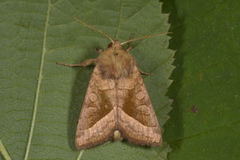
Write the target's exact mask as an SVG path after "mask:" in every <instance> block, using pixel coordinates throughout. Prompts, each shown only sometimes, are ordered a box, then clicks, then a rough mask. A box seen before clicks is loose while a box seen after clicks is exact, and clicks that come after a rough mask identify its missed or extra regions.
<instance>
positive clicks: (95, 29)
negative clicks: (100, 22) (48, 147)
mask: <svg viewBox="0 0 240 160" xmlns="http://www.w3.org/2000/svg"><path fill="white" fill-rule="evenodd" d="M74 19H75V20H76V21H77V22H79V23H80V24H82V25H83V26H85V27H87V28H88V29H91V30H93V31H95V32H98V33H100V34H101V35H103V36H105V37H107V38H108V39H109V40H110V41H111V42H112V43H114V40H113V39H112V38H111V37H110V36H109V35H108V34H107V33H104V32H103V31H101V30H99V29H97V28H95V27H94V26H92V25H90V24H87V23H85V22H83V21H82V20H80V19H79V18H78V17H74Z"/></svg>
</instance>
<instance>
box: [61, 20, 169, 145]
mask: <svg viewBox="0 0 240 160" xmlns="http://www.w3.org/2000/svg"><path fill="white" fill-rule="evenodd" d="M75 20H76V21H78V22H80V23H81V24H82V25H84V26H86V27H87V28H89V29H92V30H94V31H96V32H98V33H100V34H102V35H103V36H105V37H107V38H108V39H109V40H110V41H111V43H110V44H109V45H108V47H107V48H106V49H105V50H99V56H98V57H97V58H94V59H87V60H85V61H83V62H82V63H80V64H65V63H57V64H60V65H64V66H70V67H76V66H80V67H86V66H89V65H95V68H94V70H93V73H92V75H91V79H90V81H89V84H88V88H87V92H86V95H85V98H84V102H83V104H82V109H81V113H80V118H79V121H78V125H77V130H76V138H75V144H76V148H77V149H85V148H90V147H93V146H96V145H99V144H102V143H104V142H106V141H108V140H111V139H112V140H117V139H122V138H123V139H127V140H128V141H129V142H132V143H134V144H139V145H146V146H158V145H160V144H161V143H162V135H161V129H160V126H159V123H158V120H157V117H156V114H155V112H154V109H153V106H152V103H151V100H150V97H149V95H148V92H147V90H146V87H145V85H144V82H143V78H142V77H141V74H144V72H141V71H140V70H139V69H138V67H137V65H136V61H135V59H134V57H133V56H132V55H131V54H130V53H129V51H130V50H131V48H130V47H129V48H127V49H124V47H123V45H125V44H127V43H129V42H132V41H136V40H141V39H146V38H150V37H153V36H159V35H161V34H166V33H160V34H155V35H147V36H143V37H139V38H135V39H131V40H128V41H125V42H119V41H118V40H113V39H112V38H111V37H110V36H109V35H107V34H106V33H104V32H102V31H101V30H98V29H97V28H95V27H93V26H91V25H89V24H87V23H85V22H83V21H81V20H80V19H78V18H75Z"/></svg>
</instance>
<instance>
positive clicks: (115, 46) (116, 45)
mask: <svg viewBox="0 0 240 160" xmlns="http://www.w3.org/2000/svg"><path fill="white" fill-rule="evenodd" d="M108 48H113V49H122V46H121V43H120V42H119V41H118V40H115V41H113V42H111V43H109V44H108Z"/></svg>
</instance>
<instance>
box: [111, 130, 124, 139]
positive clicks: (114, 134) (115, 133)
mask: <svg viewBox="0 0 240 160" xmlns="http://www.w3.org/2000/svg"><path fill="white" fill-rule="evenodd" d="M113 140H114V141H121V140H123V137H122V135H121V133H120V132H119V130H115V131H114V133H113Z"/></svg>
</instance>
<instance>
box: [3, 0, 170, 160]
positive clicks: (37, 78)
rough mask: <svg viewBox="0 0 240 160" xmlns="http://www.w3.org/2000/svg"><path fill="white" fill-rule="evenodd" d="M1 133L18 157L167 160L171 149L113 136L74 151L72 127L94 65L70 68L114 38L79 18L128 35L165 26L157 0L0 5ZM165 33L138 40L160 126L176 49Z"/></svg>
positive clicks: (19, 0) (27, 0)
mask: <svg viewBox="0 0 240 160" xmlns="http://www.w3.org/2000/svg"><path fill="white" fill-rule="evenodd" d="M0 13H1V14H0V15H1V16H0V22H1V23H0V44H1V45H0V51H1V52H0V59H1V64H0V65H1V71H0V81H1V82H0V84H1V87H0V88H1V89H0V96H1V101H0V106H1V112H0V126H1V129H0V139H1V140H2V141H3V142H4V145H5V148H7V150H8V152H9V154H10V156H11V158H12V159H14V160H15V159H16V160H21V159H24V160H30V159H31V160H71V159H73V160H80V159H81V160H88V159H98V160H101V159H102V160H108V159H111V160H114V159H115V160H119V159H130V160H131V159H132V160H135V159H138V160H145V159H152V160H165V159H166V157H167V153H168V152H169V151H170V148H169V146H168V144H167V143H164V145H163V146H162V147H152V148H150V147H149V148H148V147H140V146H136V145H132V144H129V143H126V142H108V143H105V144H103V145H100V146H98V147H95V148H92V149H88V150H82V151H77V150H76V149H75V148H74V138H75V129H76V125H77V119H78V117H79V112H80V108H81V104H82V101H83V98H84V94H85V91H86V88H87V84H88V81H89V78H90V75H91V72H92V69H93V68H67V67H63V66H58V65H56V62H65V63H79V62H81V61H83V60H85V59H87V58H95V57H97V56H98V55H97V53H96V52H95V48H96V47H101V48H106V46H107V44H108V43H109V40H108V39H106V38H105V37H103V36H102V35H100V34H99V33H96V32H94V31H92V30H89V29H88V28H86V27H84V26H82V25H81V24H79V23H78V22H77V21H76V20H75V19H74V17H78V18H80V19H81V20H83V21H84V22H86V23H88V24H91V25H93V26H95V27H96V28H98V29H100V30H102V31H103V32H106V33H107V34H109V35H111V36H112V37H114V38H116V39H118V40H120V41H124V40H128V39H129V37H138V36H143V35H147V34H153V33H161V32H167V31H168V29H169V24H168V15H167V14H162V9H161V3H159V2H158V1H155V0H142V1H137V0H125V1H124V0H117V1H112V0H81V1H80V0H45V1H43V0H42V1H39V0H11V1H3V0H2V1H1V5H0ZM168 45H169V37H168V36H167V35H164V36H159V37H154V38H151V39H147V40H142V41H138V42H136V43H133V46H134V49H133V50H132V51H131V53H132V54H133V55H134V56H135V57H136V61H137V62H138V66H139V67H140V68H141V69H142V70H143V71H145V72H150V73H152V75H151V76H148V77H145V78H144V81H145V84H146V86H147V89H148V91H149V94H150V96H151V99H152V102H153V105H154V108H155V111H156V113H157V116H158V119H159V121H160V124H161V126H163V125H164V124H165V122H166V120H167V119H168V115H167V113H168V112H169V111H170V109H171V107H170V105H171V100H169V98H168V97H166V96H165V95H166V92H167V88H168V86H169V85H170V84H171V81H170V80H169V76H170V74H171V72H172V70H173V66H172V65H171V64H172V62H173V55H174V52H173V51H171V50H169V49H167V48H168Z"/></svg>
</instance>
